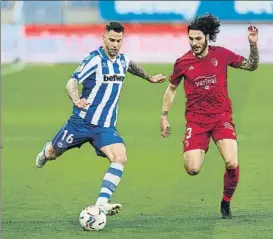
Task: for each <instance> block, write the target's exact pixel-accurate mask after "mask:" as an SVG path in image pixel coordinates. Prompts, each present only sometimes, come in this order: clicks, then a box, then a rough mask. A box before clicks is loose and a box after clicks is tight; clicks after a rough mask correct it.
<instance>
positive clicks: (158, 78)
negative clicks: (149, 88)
mask: <svg viewBox="0 0 273 239" xmlns="http://www.w3.org/2000/svg"><path fill="white" fill-rule="evenodd" d="M166 78H167V77H166V76H164V75H162V74H158V75H155V76H151V77H150V82H151V83H162V82H164V81H165V80H166Z"/></svg>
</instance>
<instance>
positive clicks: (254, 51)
mask: <svg viewBox="0 0 273 239" xmlns="http://www.w3.org/2000/svg"><path fill="white" fill-rule="evenodd" d="M258 65H259V51H258V47H257V44H254V43H250V54H249V57H248V59H246V58H245V59H244V60H243V62H242V64H241V65H240V66H239V68H240V69H244V70H248V71H255V70H256V69H257V68H258Z"/></svg>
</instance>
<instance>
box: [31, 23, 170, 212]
mask: <svg viewBox="0 0 273 239" xmlns="http://www.w3.org/2000/svg"><path fill="white" fill-rule="evenodd" d="M123 34H124V26H123V25H121V24H120V23H118V22H110V23H108V24H107V25H106V28H105V32H104V36H103V46H101V47H99V48H98V49H97V50H95V51H92V52H91V53H90V54H89V55H88V56H87V57H86V58H85V59H84V60H83V62H82V64H81V65H80V66H79V67H78V68H77V69H76V70H75V72H74V73H73V75H72V77H71V78H70V79H69V80H68V82H67V85H66V89H67V91H68V94H69V96H70V98H71V100H72V102H73V104H74V107H73V114H72V116H71V117H69V119H68V120H67V121H66V123H65V124H64V125H63V127H62V128H61V129H60V130H59V132H58V133H57V134H56V136H55V137H54V138H53V140H52V141H51V142H48V143H46V145H45V146H44V148H43V149H42V151H41V152H40V153H39V154H38V155H37V158H36V167H38V168H41V167H43V166H44V165H45V164H46V163H47V162H48V161H51V160H54V159H56V158H57V157H59V156H60V155H62V154H63V153H64V152H65V151H67V150H69V149H72V148H75V147H78V148H80V147H81V146H82V145H83V144H85V143H87V142H89V143H90V144H91V145H92V146H93V147H94V148H95V150H96V153H97V155H98V156H102V157H107V158H108V159H109V161H110V166H109V169H108V171H107V172H106V174H105V176H104V178H103V181H102V185H101V190H100V193H99V196H98V198H97V201H96V206H98V207H100V208H101V209H102V210H103V211H104V212H105V213H106V214H107V215H114V214H116V213H118V212H119V211H120V210H121V208H122V205H121V204H110V203H109V199H110V197H111V196H112V194H113V193H114V191H115V190H116V187H117V186H118V184H119V182H120V180H121V176H122V173H123V169H124V165H125V162H126V160H127V156H126V147H125V145H124V141H123V139H122V137H121V136H120V135H119V133H118V131H117V129H116V127H115V125H116V122H117V115H118V99H119V95H120V92H121V89H122V86H123V81H124V79H125V75H126V72H127V71H128V72H130V73H131V74H133V75H136V76H139V77H141V78H144V79H145V80H147V81H148V82H151V83H161V82H164V81H165V79H166V77H165V76H163V75H162V74H158V75H155V76H151V75H149V74H148V73H147V72H145V71H144V70H143V69H141V68H140V67H139V66H137V65H136V64H135V63H134V62H133V61H130V60H129V59H128V57H127V56H126V55H124V54H120V53H119V51H120V48H121V46H122V42H123ZM79 84H82V86H83V88H82V93H81V96H79V93H78V85H79Z"/></svg>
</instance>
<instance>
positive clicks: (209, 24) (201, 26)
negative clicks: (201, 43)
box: [188, 13, 220, 42]
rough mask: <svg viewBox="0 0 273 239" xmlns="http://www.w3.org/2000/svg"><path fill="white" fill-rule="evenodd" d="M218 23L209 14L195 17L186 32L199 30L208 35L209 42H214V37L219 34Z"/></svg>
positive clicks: (215, 18)
mask: <svg viewBox="0 0 273 239" xmlns="http://www.w3.org/2000/svg"><path fill="white" fill-rule="evenodd" d="M219 27H220V21H219V20H218V19H217V17H215V16H213V15H211V14H210V13H208V14H206V15H204V16H201V17H196V18H195V19H194V20H193V21H192V22H191V23H190V24H189V25H188V32H189V31H190V30H199V31H201V32H203V33H204V35H206V36H207V35H209V40H210V41H213V42H215V41H216V36H217V34H218V33H219V32H220V29H219Z"/></svg>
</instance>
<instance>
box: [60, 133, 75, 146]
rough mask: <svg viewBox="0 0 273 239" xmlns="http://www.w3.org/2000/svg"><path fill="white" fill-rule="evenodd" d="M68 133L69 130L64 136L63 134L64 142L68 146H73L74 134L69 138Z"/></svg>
mask: <svg viewBox="0 0 273 239" xmlns="http://www.w3.org/2000/svg"><path fill="white" fill-rule="evenodd" d="M67 132H68V131H67V130H65V131H64V134H63V137H62V141H64V140H65V141H66V142H67V143H68V144H71V143H72V142H73V140H74V139H73V136H74V134H69V135H68V136H67ZM66 136H67V137H66Z"/></svg>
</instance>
